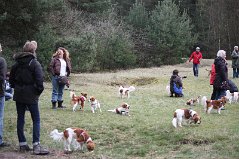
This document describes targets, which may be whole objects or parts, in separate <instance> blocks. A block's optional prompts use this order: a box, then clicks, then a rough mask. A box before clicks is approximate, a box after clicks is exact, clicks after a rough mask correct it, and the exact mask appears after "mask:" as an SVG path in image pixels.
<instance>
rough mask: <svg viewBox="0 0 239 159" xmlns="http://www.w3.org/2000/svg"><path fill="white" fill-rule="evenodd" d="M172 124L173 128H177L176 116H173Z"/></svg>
mask: <svg viewBox="0 0 239 159" xmlns="http://www.w3.org/2000/svg"><path fill="white" fill-rule="evenodd" d="M172 124H173V126H174V127H175V128H177V118H176V117H175V118H173V120H172Z"/></svg>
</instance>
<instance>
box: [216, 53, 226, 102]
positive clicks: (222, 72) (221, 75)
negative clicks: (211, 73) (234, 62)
mask: <svg viewBox="0 0 239 159" xmlns="http://www.w3.org/2000/svg"><path fill="white" fill-rule="evenodd" d="M214 65H215V71H216V77H215V80H214V83H213V91H215V100H218V99H221V97H223V96H226V90H227V89H229V86H228V68H227V62H226V52H225V51H224V50H219V51H218V52H217V57H216V58H215V60H214Z"/></svg>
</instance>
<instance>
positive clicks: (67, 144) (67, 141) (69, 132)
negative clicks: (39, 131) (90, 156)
mask: <svg viewBox="0 0 239 159" xmlns="http://www.w3.org/2000/svg"><path fill="white" fill-rule="evenodd" d="M133 91H135V87H134V86H130V87H123V86H120V87H119V90H118V93H119V96H120V98H121V99H123V98H127V99H129V98H130V93H131V92H133ZM86 101H87V93H81V94H80V95H76V93H75V91H74V90H70V103H71V106H72V110H73V112H76V111H77V109H78V107H79V109H80V110H81V111H84V107H85V105H86ZM88 101H89V103H90V108H91V112H92V113H96V111H97V109H98V110H99V112H102V110H101V105H100V102H99V100H97V99H96V98H95V97H94V96H91V97H90V98H89V100H88ZM129 110H130V105H129V104H128V103H125V102H123V103H122V104H121V105H120V106H119V107H116V108H113V109H111V110H108V112H113V113H115V114H119V115H124V116H130V114H129ZM50 137H51V138H53V140H55V141H61V140H63V141H64V151H65V153H70V152H72V147H73V149H74V150H81V151H83V145H84V144H86V147H87V149H88V151H91V152H92V151H93V150H94V149H95V143H94V142H93V140H92V138H91V137H90V135H89V133H88V132H87V131H86V130H84V129H82V128H72V127H70V128H67V129H65V130H64V131H63V132H59V131H58V130H57V129H54V130H53V131H52V132H51V133H50Z"/></svg>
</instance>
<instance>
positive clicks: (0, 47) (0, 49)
mask: <svg viewBox="0 0 239 159" xmlns="http://www.w3.org/2000/svg"><path fill="white" fill-rule="evenodd" d="M1 51H2V45H1V44H0V52H1Z"/></svg>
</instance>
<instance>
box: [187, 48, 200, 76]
mask: <svg viewBox="0 0 239 159" xmlns="http://www.w3.org/2000/svg"><path fill="white" fill-rule="evenodd" d="M201 59H202V53H201V52H200V48H199V47H196V51H194V52H193V53H192V54H191V56H190V58H189V62H191V61H192V60H193V74H194V76H195V77H198V69H199V65H200V61H201Z"/></svg>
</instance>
